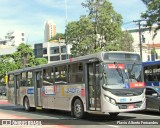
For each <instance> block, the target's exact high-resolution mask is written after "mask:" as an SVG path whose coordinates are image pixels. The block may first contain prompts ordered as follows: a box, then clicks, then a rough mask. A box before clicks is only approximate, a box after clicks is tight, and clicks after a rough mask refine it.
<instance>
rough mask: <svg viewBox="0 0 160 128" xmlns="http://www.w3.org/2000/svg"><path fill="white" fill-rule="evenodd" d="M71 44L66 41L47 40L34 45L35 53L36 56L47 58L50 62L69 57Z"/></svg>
mask: <svg viewBox="0 0 160 128" xmlns="http://www.w3.org/2000/svg"><path fill="white" fill-rule="evenodd" d="M70 49H71V45H66V44H65V43H64V41H61V42H60V43H59V42H46V43H39V44H35V45H34V55H35V57H36V58H42V57H43V58H46V59H47V61H48V63H51V62H55V61H60V60H64V59H67V58H69V56H70V55H71V52H70Z"/></svg>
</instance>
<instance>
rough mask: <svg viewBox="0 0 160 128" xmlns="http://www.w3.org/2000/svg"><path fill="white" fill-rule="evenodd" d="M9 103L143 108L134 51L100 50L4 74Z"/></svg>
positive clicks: (95, 109) (101, 110) (77, 109)
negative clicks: (5, 75)
mask: <svg viewBox="0 0 160 128" xmlns="http://www.w3.org/2000/svg"><path fill="white" fill-rule="evenodd" d="M8 79H9V82H8V93H7V94H8V101H9V102H11V103H13V104H15V105H23V106H24V108H25V110H27V111H31V110H36V108H42V109H43V108H45V109H58V110H65V111H70V112H71V115H72V116H74V117H76V118H83V117H84V115H85V114H86V113H92V114H94V113H97V114H109V115H111V116H117V115H118V114H119V113H121V112H128V111H138V110H143V109H145V104H146V98H145V84H144V80H143V72H142V62H141V58H140V56H139V55H138V54H135V53H130V52H124V51H123V52H121V51H117V52H116V51H112V52H111V51H110V52H99V53H95V54H90V55H86V56H80V57H75V58H69V59H67V60H62V61H58V62H53V63H49V64H44V65H39V66H35V67H28V68H24V69H19V70H16V71H11V72H9V73H8Z"/></svg>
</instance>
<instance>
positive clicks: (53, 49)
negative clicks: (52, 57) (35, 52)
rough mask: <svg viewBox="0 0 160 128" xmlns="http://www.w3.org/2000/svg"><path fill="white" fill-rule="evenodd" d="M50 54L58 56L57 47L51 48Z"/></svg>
mask: <svg viewBox="0 0 160 128" xmlns="http://www.w3.org/2000/svg"><path fill="white" fill-rule="evenodd" d="M50 53H51V54H58V53H59V47H51V48H50Z"/></svg>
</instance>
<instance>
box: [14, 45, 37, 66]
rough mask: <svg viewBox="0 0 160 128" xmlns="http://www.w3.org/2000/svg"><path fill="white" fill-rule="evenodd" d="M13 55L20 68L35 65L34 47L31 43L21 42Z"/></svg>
mask: <svg viewBox="0 0 160 128" xmlns="http://www.w3.org/2000/svg"><path fill="white" fill-rule="evenodd" d="M12 57H13V59H14V62H15V63H16V65H17V66H18V68H25V67H32V66H33V65H34V55H33V49H32V48H31V46H30V45H27V44H24V43H21V44H20V45H19V46H18V47H17V51H16V52H15V53H13V56H12Z"/></svg>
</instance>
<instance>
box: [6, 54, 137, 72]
mask: <svg viewBox="0 0 160 128" xmlns="http://www.w3.org/2000/svg"><path fill="white" fill-rule="evenodd" d="M110 53H113V54H114V53H115V54H118V55H119V54H120V53H121V54H127V55H137V56H139V55H138V54H137V53H134V52H125V51H107V52H98V53H94V54H89V55H85V56H80V57H75V58H69V59H66V60H61V61H56V62H52V63H49V64H43V65H38V66H34V67H27V68H24V69H19V70H15V71H11V72H9V73H8V74H10V73H19V72H22V71H29V70H38V69H41V68H45V67H50V66H54V65H62V64H65V63H74V62H77V61H79V62H81V61H91V62H92V61H104V55H105V54H110ZM113 59H114V58H112V61H113ZM119 59H120V60H121V59H122V58H119ZM123 61H124V60H123ZM136 61H138V60H136Z"/></svg>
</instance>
